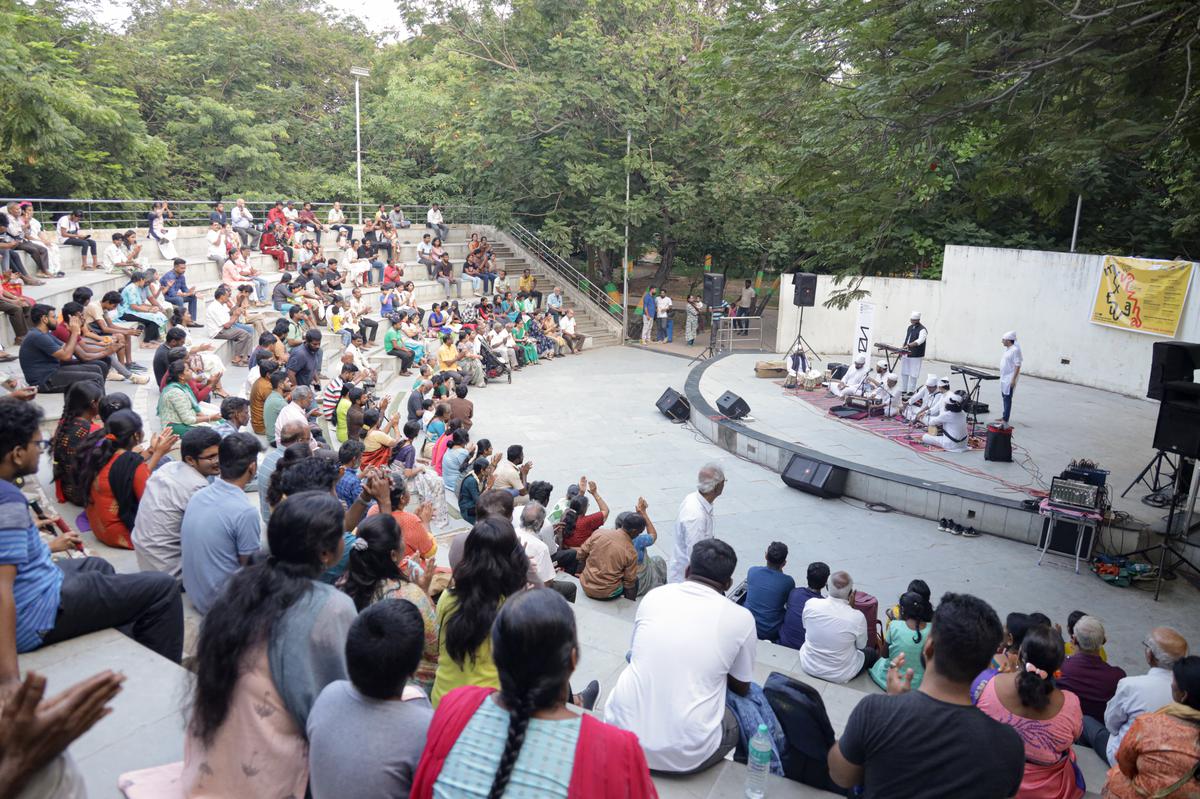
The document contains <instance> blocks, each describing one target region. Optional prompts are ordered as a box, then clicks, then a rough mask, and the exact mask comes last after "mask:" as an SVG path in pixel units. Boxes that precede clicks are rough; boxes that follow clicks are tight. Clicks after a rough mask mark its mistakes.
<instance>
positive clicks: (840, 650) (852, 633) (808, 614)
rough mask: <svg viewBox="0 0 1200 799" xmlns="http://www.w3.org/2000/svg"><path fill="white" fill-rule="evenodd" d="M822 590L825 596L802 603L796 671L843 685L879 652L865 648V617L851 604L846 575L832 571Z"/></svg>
mask: <svg viewBox="0 0 1200 799" xmlns="http://www.w3.org/2000/svg"><path fill="white" fill-rule="evenodd" d="M825 588H826V593H828V594H829V596H826V597H821V598H816V599H810V600H808V601H807V602H805V603H804V646H802V647H800V668H802V669H804V673H805V674H808V675H809V676H812V677H817V678H819V679H822V680H828V681H829V682H836V683H845V682H849V681H850V680H852V679H854V678H855V677H856V676H858V673H859V672H861V671H862V670H863V669H868V668H870V667H871V665H872V664H873V663H874V662H875V661H876V660H879V652H878V651H876V650H875V649H874V647H868V646H867V617H866V616H864V615H863V614H862V613H861V612H860V611H858V610H856V609H855V607H854V605H853V604H852V602H853V598H854V581H853V580H852V579H850V575H849V574H847V573H846V572H840V571H839V572H834V573H833V574H831V575H829V582H828V583H826V586H825Z"/></svg>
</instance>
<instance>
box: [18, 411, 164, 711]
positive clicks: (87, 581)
mask: <svg viewBox="0 0 1200 799" xmlns="http://www.w3.org/2000/svg"><path fill="white" fill-rule="evenodd" d="M41 420H42V409H41V408H39V407H38V406H36V405H34V404H33V403H29V402H21V401H19V400H13V399H3V400H0V700H2V699H3V697H4V696H5V695H6V694H7V693H8V692H9V691H11V690H14V689H15V688H16V686H17V685H18V684H19V683H18V679H19V676H20V672H19V670H18V667H17V654H18V653H20V652H29V651H32V650H34V649H38V648H40V647H42V646H45V645H48V644H54V643H58V642H59V641H65V640H67V639H68V638H75V637H78V636H81V635H86V634H88V633H92V632H96V631H97V630H103V629H106V628H108V627H118V628H122V630H123V631H124V630H128V631H129V634H130V635H131V636H132V637H133V639H134V640H135V641H137V642H138V643H140V644H142V645H143V646H146V647H148V648H149V649H152V650H154V651H155V652H157V653H158V654H160V655H162V656H163V657H165V658H169V659H170V660H173V661H174V662H176V663H178V662H179V661H180V658H181V656H182V654H183V603H182V600H181V598H180V593H179V586H178V585H177V584H176V582H175V578H174V577H172V576H171V575H169V574H164V573H162V572H140V573H137V574H117V573H116V572H115V570H114V569H113V567H112V566H111V565H110V564H109V563H108V561H106V560H104V559H102V558H71V559H69V560H64V561H60V562H59V563H55V562H54V561H52V560H51V559H50V548H49V547H48V546H47V545H46V543H45V542H44V541H42V539H41V536H40V535H39V534H38V528H37V525H35V524H34V522H33V517H32V515H31V514H30V510H29V505H28V503H27V501H26V499H25V496H24V495H23V494H22V493H21V490H20V489H19V488H17V486H16V485H15V484H14V483H13V481H14V480H16V479H17V478H19V477H28V478H29V479H37V478H36V477H35V476H34V475H36V474H37V471H38V461H39V460H40V458H41V455H42V451H43V449H44V447H45V446H46V444H47V443H48V442H47V441H46V440H45V439H44V438H43V437H42V431H41V428H40V426H39V424H40V422H41ZM0 703H2V702H0Z"/></svg>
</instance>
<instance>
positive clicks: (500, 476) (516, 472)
mask: <svg viewBox="0 0 1200 799" xmlns="http://www.w3.org/2000/svg"><path fill="white" fill-rule="evenodd" d="M505 456H506V457H505V458H504V460H502V461H500V462H499V463H498V464H496V471H495V474H494V475H493V477H492V488H495V489H498V490H500V491H507V492H508V493H509V494H512V496H513V503H514V504H518V505H524V504H525V503H527V502H528V501H529V497H528V491H529V489H528V488H527V487H526V485H525V477H526V475H528V474H529V470H530V469H532V468H533V461H529V462H528V463H526V462H525V448H524V447H522V446H521V445H520V444H511V445H510V446H509V448H508V451H507V452H506V453H505Z"/></svg>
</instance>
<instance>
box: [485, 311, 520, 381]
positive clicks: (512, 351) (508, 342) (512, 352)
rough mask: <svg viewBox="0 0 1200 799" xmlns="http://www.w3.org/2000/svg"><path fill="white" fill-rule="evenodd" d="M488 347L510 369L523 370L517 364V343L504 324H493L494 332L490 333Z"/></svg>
mask: <svg viewBox="0 0 1200 799" xmlns="http://www.w3.org/2000/svg"><path fill="white" fill-rule="evenodd" d="M487 345H488V349H490V350H491V351H492V354H493V355H495V356H496V357H497V358H499V359H500V360H501V361H504V362H505V363H507V364H508V365H509V367H510V368H512V369H520V368H521V365H520V364H519V363H518V362H517V342H516V340H515V339H513V335H512V333H510V332H509V331H508V329H507V328H506V327H505V326H504V323H502V322H495V323H493V324H492V331H491V332H490V333H488V341H487Z"/></svg>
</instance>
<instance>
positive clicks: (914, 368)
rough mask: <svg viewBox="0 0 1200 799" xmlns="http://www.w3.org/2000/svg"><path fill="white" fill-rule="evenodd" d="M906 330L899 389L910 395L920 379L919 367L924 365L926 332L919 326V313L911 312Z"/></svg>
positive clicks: (922, 326)
mask: <svg viewBox="0 0 1200 799" xmlns="http://www.w3.org/2000/svg"><path fill="white" fill-rule="evenodd" d="M908 320H909V325H908V330H907V331H905V333H904V357H902V358H901V359H900V389H901V390H902V391H903V392H904V393H905V394H908V393H911V392H913V391H915V390H916V388H917V381H918V380H920V379H921V365H922V364H923V363H925V337H926V336H927V335H928V332H929V331H927V330H926V329H925V325H923V324H921V312H920V311H913V312H912V315H911V316H909V317H908Z"/></svg>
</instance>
